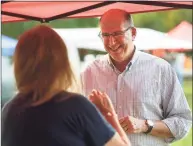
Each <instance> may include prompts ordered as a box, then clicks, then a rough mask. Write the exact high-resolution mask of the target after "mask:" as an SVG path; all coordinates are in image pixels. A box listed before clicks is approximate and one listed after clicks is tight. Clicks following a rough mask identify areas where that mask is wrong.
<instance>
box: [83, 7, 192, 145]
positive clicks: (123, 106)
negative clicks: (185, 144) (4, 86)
mask: <svg viewBox="0 0 193 146" xmlns="http://www.w3.org/2000/svg"><path fill="white" fill-rule="evenodd" d="M115 16H116V17H115ZM100 28H101V32H100V33H99V36H100V37H101V40H102V41H103V44H104V47H105V49H106V51H107V52H108V54H107V55H105V56H104V57H102V58H100V59H97V60H95V61H94V62H93V63H92V64H90V65H89V66H87V68H86V69H85V70H84V71H83V72H82V73H81V80H82V86H83V87H82V88H83V91H84V94H85V95H88V96H89V95H90V94H93V91H92V90H93V89H96V90H99V91H102V92H105V93H106V94H107V95H108V96H109V97H110V98H111V101H112V103H113V105H114V107H115V109H116V113H117V115H118V117H119V122H120V123H121V126H122V127H123V129H124V130H125V132H126V133H127V135H128V137H129V139H130V141H131V143H132V145H133V146H155V145H156V146H168V145H169V143H171V142H174V141H176V140H179V139H182V138H183V137H184V136H185V135H186V134H187V133H188V132H189V130H190V128H191V123H192V118H191V110H190V107H189V105H188V102H187V100H186V97H185V95H184V92H183V89H182V87H181V85H180V82H179V80H178V79H177V76H176V73H175V72H174V70H173V69H172V67H171V65H170V64H169V63H168V62H166V61H165V60H164V59H161V58H159V57H156V56H153V55H150V54H147V53H144V52H141V51H138V49H137V48H136V47H137V46H135V45H134V43H133V41H134V39H135V36H136V35H137V32H136V28H135V27H134V24H133V20H132V17H131V15H130V14H128V13H127V12H126V11H124V10H120V9H112V10H108V11H107V12H105V13H104V14H103V15H102V17H101V19H100ZM96 128H97V127H96Z"/></svg>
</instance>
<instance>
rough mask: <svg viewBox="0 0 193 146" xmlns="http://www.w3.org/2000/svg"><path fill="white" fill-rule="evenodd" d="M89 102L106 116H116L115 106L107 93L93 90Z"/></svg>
mask: <svg viewBox="0 0 193 146" xmlns="http://www.w3.org/2000/svg"><path fill="white" fill-rule="evenodd" d="M88 98H89V100H90V101H91V102H92V103H94V104H95V105H96V107H97V108H98V109H99V110H100V112H101V113H102V114H103V115H104V116H106V115H107V114H110V115H113V114H115V110H114V107H113V104H112V102H111V100H110V98H109V96H108V95H107V94H106V93H104V92H103V93H102V92H100V91H97V90H93V91H92V93H91V94H90V95H89V96H88Z"/></svg>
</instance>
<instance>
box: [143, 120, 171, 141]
mask: <svg viewBox="0 0 193 146" xmlns="http://www.w3.org/2000/svg"><path fill="white" fill-rule="evenodd" d="M144 122H145V121H144ZM144 125H145V124H144ZM145 131H147V126H145V127H144V132H145ZM149 134H151V135H153V136H157V137H163V138H172V137H173V135H172V133H171V131H170V129H169V128H168V127H167V125H166V124H165V123H164V122H163V121H155V122H154V127H153V129H152V131H151V132H150V133H149Z"/></svg>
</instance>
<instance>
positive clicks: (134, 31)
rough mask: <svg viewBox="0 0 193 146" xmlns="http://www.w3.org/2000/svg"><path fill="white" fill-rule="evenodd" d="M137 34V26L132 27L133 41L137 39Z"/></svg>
mask: <svg viewBox="0 0 193 146" xmlns="http://www.w3.org/2000/svg"><path fill="white" fill-rule="evenodd" d="M136 35H137V29H136V28H135V27H133V28H132V41H134V40H135V37H136Z"/></svg>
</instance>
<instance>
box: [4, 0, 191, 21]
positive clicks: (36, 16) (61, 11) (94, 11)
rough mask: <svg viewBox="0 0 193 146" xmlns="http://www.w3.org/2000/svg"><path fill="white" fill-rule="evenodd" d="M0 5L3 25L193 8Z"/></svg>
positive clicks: (105, 4) (124, 3) (126, 3)
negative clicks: (119, 11) (114, 10)
mask: <svg viewBox="0 0 193 146" xmlns="http://www.w3.org/2000/svg"><path fill="white" fill-rule="evenodd" d="M1 4H2V9H1V16H2V19H1V21H2V23H5V22H16V21H27V20H36V21H40V22H49V21H52V20H55V19H61V18H65V17H68V18H81V17H98V16H101V15H102V14H103V13H104V12H105V11H107V10H108V9H112V8H119V9H124V10H126V11H127V12H129V13H142V12H152V11H163V10H171V9H177V8H186V9H192V8H193V7H192V2H191V1H189V2H188V1H186V2H179V1H178V2H174V1H171V2H166V1H122V2H120V1H87V2H84V1H76V2H72V1H71V2H66V1H63V2H62V1H58V2H54V1H50V2H43V1H41V2H37V1H36V2H35V1H34V2H27V1H25V2H21V1H20V2H17V1H2V2H1Z"/></svg>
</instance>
